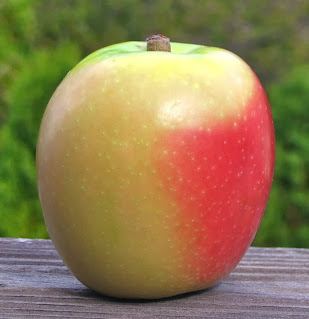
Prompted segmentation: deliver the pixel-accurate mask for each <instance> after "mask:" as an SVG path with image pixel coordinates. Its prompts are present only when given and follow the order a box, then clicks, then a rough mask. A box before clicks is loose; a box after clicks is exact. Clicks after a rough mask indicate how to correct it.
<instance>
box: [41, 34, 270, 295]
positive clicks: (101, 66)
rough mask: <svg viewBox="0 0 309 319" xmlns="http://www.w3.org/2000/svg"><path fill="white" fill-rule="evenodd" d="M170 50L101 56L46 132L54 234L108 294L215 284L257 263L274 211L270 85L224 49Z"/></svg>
mask: <svg viewBox="0 0 309 319" xmlns="http://www.w3.org/2000/svg"><path fill="white" fill-rule="evenodd" d="M159 40H160V36H159ZM170 49H171V52H169V51H164V52H163V51H147V48H146V43H145V42H126V43H121V44H116V45H113V46H109V47H106V48H103V49H101V50H99V51H97V52H95V53H93V54H91V55H90V56H88V57H86V58H85V59H84V60H83V61H81V62H80V63H79V64H78V65H77V66H76V67H75V68H74V69H73V70H72V71H71V72H69V74H68V75H67V76H66V77H65V78H64V80H63V81H62V82H61V83H60V85H59V87H58V88H57V89H56V91H55V93H54V94H53V96H52V98H51V100H50V102H49V104H48V106H47V109H46V111H45V114H44V117H43V119H42V123H41V128H40V133H39V139H38V144H37V178H38V190H39V197H40V202H41V206H42V210H43V215H44V219H45V223H46V226H47V229H48V232H49V234H50V237H51V239H52V241H53V243H54V245H55V247H56V249H57V251H58V252H59V254H60V256H61V257H62V259H63V261H64V262H65V264H66V265H67V266H68V268H69V269H70V270H71V271H72V273H73V274H74V275H75V276H76V277H77V279H79V280H80V281H81V282H82V283H83V284H85V285H86V286H88V287H89V288H91V289H93V290H95V291H97V292H99V293H102V294H105V295H109V296H114V297H120V298H143V299H153V298H162V297H169V296H173V295H177V294H182V293H186V292H191V291H196V290H201V289H204V288H207V287H210V286H212V285H214V284H215V283H217V282H218V281H220V280H221V279H222V278H224V277H225V276H227V275H228V274H229V273H230V272H231V271H232V270H233V269H234V268H235V267H236V265H237V264H238V262H239V261H240V260H241V258H242V257H243V255H244V254H245V252H246V250H247V249H248V247H249V246H250V244H251V242H252V240H253V238H254V236H255V234H256V231H257V229H258V226H259V224H260V221H261V218H262V215H263V212H264V210H265V207H266V203H267V200H268V196H269V192H270V188H271V183H272V178H273V172H274V161H275V137H274V127H273V121H272V116H271V111H270V106H269V103H268V100H267V97H266V94H265V92H264V90H263V87H262V85H261V83H260V82H259V80H258V78H257V77H256V75H255V74H254V72H253V71H252V69H251V68H250V67H249V66H248V65H247V64H246V63H245V62H244V61H243V60H242V59H240V58H239V57H237V56H236V55H234V54H233V53H231V52H228V51H226V50H223V49H219V48H212V47H205V46H201V45H192V44H181V43H171V44H170Z"/></svg>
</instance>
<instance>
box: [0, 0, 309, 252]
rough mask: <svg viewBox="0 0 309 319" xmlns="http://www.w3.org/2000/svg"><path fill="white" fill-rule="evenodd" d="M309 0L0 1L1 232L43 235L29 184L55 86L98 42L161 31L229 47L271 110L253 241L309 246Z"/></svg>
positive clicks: (32, 182)
mask: <svg viewBox="0 0 309 319" xmlns="http://www.w3.org/2000/svg"><path fill="white" fill-rule="evenodd" d="M308 16H309V1H305V0H304V1H301V0H289V1H286V0H274V1H268V0H267V1H266V0H251V1H226V0H216V1H208V0H204V1H202V0H197V1H185V0H159V1H151V0H148V1H142V0H122V1H120V0H106V1H95V0H89V1H86V0H79V1H78V0H69V1H57V0H53V1H52V0H51V1H47V0H0V236H7V237H29V238H35V237H36V238H47V237H48V234H47V232H46V229H45V225H44V221H43V217H42V213H41V209H40V204H39V199H38V194H37V186H36V171H35V150H36V141H37V136H38V130H39V125H40V121H41V118H42V115H43V112H44V110H45V107H46V105H47V103H48V100H49V98H50V97H51V95H52V94H53V92H54V90H55V89H56V87H57V85H58V84H59V83H60V81H61V80H62V79H63V77H64V76H65V75H66V73H67V72H68V71H69V70H70V69H71V68H72V67H73V66H74V65H75V64H76V63H77V62H78V61H79V60H81V59H82V58H84V57H85V56H87V55H88V54H90V53H91V52H93V51H95V50H97V49H99V48H102V47H104V46H107V45H110V44H114V43H119V42H124V41H131V40H139V41H143V40H144V39H145V38H146V37H147V36H149V35H151V34H155V33H162V34H165V35H166V36H168V37H170V38H171V41H173V42H186V43H197V44H203V45H207V46H216V47H222V48H225V49H228V50H230V51H232V52H234V53H236V54H238V55H239V56H240V57H242V58H243V59H244V60H245V61H246V62H247V63H248V64H249V65H250V66H251V67H252V69H253V70H254V71H255V72H256V74H257V75H258V77H259V78H260V80H261V82H262V84H263V86H264V87H265V90H266V92H267V95H268V97H269V100H270V104H271V107H272V112H273V117H274V123H275V130H276V168H275V177H274V183H273V187H272V191H271V195H270V199H269V202H268V206H267V209H266V212H265V216H264V218H263V221H262V224H261V227H260V229H259V231H258V234H257V237H256V239H255V241H254V245H259V246H290V247H309V124H308V123H309V111H308V107H309V61H308V56H309V45H308V38H309V23H308Z"/></svg>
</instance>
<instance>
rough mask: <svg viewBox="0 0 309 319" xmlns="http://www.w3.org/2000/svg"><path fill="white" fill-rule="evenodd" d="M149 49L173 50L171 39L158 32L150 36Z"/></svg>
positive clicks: (148, 39) (148, 40)
mask: <svg viewBox="0 0 309 319" xmlns="http://www.w3.org/2000/svg"><path fill="white" fill-rule="evenodd" d="M146 42H147V51H164V52H171V44H170V39H169V38H167V37H166V36H164V35H162V34H156V35H152V36H150V37H148V38H147V39H146Z"/></svg>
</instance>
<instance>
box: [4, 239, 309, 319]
mask: <svg viewBox="0 0 309 319" xmlns="http://www.w3.org/2000/svg"><path fill="white" fill-rule="evenodd" d="M0 318H5V319H10V318H86V319H92V318H130V319H135V318H167V319H168V318H182V319H184V318H220V319H225V318H246V319H247V318H272V319H280V318H290V319H294V318H306V319H308V318H309V249H284V248H250V249H249V251H248V252H247V254H246V256H245V257H244V258H243V260H242V261H241V263H240V264H239V265H238V267H237V268H236V269H235V270H234V272H233V273H232V274H230V276H229V277H228V278H226V279H225V280H223V281H222V282H221V283H220V284H217V285H216V286H215V287H213V288H211V289H208V290H204V291H201V292H198V293H191V294H186V295H182V296H178V297H174V298H169V299H165V300H158V301H125V300H117V299H112V298H107V297H103V296H100V295H98V294H96V293H94V292H92V291H90V290H89V289H87V288H86V287H84V286H83V285H82V284H81V283H79V282H78V281H77V280H76V279H75V278H74V277H73V276H72V275H71V274H70V272H69V271H68V269H67V268H66V267H65V266H64V264H63V262H62V261H61V260H60V259H59V256H58V254H57V253H56V251H55V249H54V246H53V245H52V243H51V241H49V240H25V239H9V238H0Z"/></svg>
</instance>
